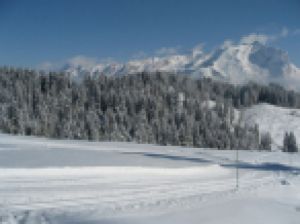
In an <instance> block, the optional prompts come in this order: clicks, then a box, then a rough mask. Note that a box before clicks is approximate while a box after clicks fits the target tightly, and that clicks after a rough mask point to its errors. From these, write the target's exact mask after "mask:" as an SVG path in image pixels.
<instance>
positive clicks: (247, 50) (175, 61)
mask: <svg viewBox="0 0 300 224" xmlns="http://www.w3.org/2000/svg"><path fill="white" fill-rule="evenodd" d="M62 70H63V71H66V72H68V73H69V74H71V76H72V77H74V78H75V79H82V78H83V77H84V75H86V74H91V75H93V76H95V75H108V76H113V75H126V74H137V73H141V72H149V73H153V72H172V73H183V74H187V75H191V76H193V77H195V78H201V77H207V78H212V79H215V80H219V81H226V82H229V83H233V84H244V83H247V82H249V81H256V82H259V83H265V84H267V83H269V82H275V83H280V84H282V85H283V86H285V87H288V88H290V89H298V90H299V89H300V69H299V68H298V67H297V66H296V65H294V64H293V63H292V62H291V61H290V60H289V58H288V54H287V52H285V51H283V50H281V49H278V48H275V47H271V46H268V45H266V44H265V43H262V42H259V41H252V42H243V41H241V42H239V43H232V42H229V41H227V42H225V43H224V44H223V45H222V46H220V47H218V48H216V49H215V50H213V51H211V52H209V53H204V52H203V51H202V50H201V49H195V50H193V51H191V52H190V53H187V54H172V55H165V56H154V57H148V58H145V59H135V60H129V61H128V62H125V63H119V62H106V63H99V64H95V65H88V66H86V65H83V64H81V63H80V62H75V63H74V62H71V63H69V64H66V65H65V66H64V67H63V69H62Z"/></svg>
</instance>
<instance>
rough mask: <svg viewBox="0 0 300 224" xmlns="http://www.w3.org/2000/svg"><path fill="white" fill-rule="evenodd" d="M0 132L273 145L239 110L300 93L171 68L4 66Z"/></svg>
mask: <svg viewBox="0 0 300 224" xmlns="http://www.w3.org/2000/svg"><path fill="white" fill-rule="evenodd" d="M0 88H1V90H0V130H1V131H2V132H5V133H13V134H21V135H36V136H45V137H51V138H60V139H87V140H94V141H135V142H139V143H153V144H161V145H182V146H195V147H209V148H219V149H236V148H240V149H258V148H267V146H266V142H264V141H265V137H263V135H264V133H259V128H258V126H254V127H249V126H246V125H242V124H241V123H240V122H239V117H238V116H236V112H235V111H236V110H235V108H241V107H245V106H251V105H253V104H257V103H262V102H264V103H271V104H274V105H280V106H287V107H294V108H299V107H300V95H299V93H296V92H294V91H288V90H285V89H284V88H282V87H280V86H278V85H275V84H270V85H268V86H262V85H258V84H255V83H249V84H247V85H244V86H234V85H231V84H228V83H223V82H217V81H212V80H210V79H193V78H191V77H188V76H184V75H176V74H167V73H160V72H157V73H153V74H149V73H141V74H135V75H124V76H111V77H109V76H105V75H100V76H90V75H86V76H85V78H84V79H83V80H82V81H80V82H78V81H76V79H74V77H71V76H70V74H67V73H60V72H49V73H46V72H39V71H34V70H28V69H16V68H9V67H2V68H0Z"/></svg>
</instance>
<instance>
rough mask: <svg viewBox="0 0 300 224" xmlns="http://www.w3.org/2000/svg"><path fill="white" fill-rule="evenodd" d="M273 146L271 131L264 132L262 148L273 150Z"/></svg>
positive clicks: (261, 142)
mask: <svg viewBox="0 0 300 224" xmlns="http://www.w3.org/2000/svg"><path fill="white" fill-rule="evenodd" d="M271 147H272V138H271V135H270V133H269V132H267V133H263V134H262V135H261V139H260V147H259V148H260V150H268V151H271Z"/></svg>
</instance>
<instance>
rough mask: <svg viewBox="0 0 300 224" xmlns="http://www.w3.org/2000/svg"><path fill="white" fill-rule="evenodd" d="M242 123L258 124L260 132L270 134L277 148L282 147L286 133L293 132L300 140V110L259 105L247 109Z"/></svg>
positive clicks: (243, 114)
mask: <svg viewBox="0 0 300 224" xmlns="http://www.w3.org/2000/svg"><path fill="white" fill-rule="evenodd" d="M242 121H243V122H244V123H246V124H249V125H254V124H258V125H259V130H260V132H267V131H268V132H270V134H271V137H272V140H273V143H274V147H275V148H280V147H282V145H283V137H284V134H285V132H290V131H293V132H294V134H295V136H296V138H297V139H299V140H300V109H290V108H283V107H278V106H274V105H270V104H259V105H255V106H252V107H251V108H248V109H245V110H244V111H243V113H242Z"/></svg>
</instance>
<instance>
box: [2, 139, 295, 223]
mask: <svg viewBox="0 0 300 224" xmlns="http://www.w3.org/2000/svg"><path fill="white" fill-rule="evenodd" d="M238 154H239V162H238V163H237V162H236V151H218V150H213V149H197V148H182V147H171V146H155V145H146V144H135V143H121V142H101V143H97V142H87V141H70V140H48V139H45V138H34V137H22V136H12V135H5V134H0V223H1V224H42V223H43V224H58V223H63V224H65V223H67V224H71V223H72V224H79V223H80V224H83V223H88V224H96V223H97V224H98V223H100V224H104V223H105V224H119V223H120V224H124V223H125V224H129V223H130V224H143V223H145V224H153V223H158V224H169V223H170V224H171V223H174V224H185V223H190V224H194V223H195V224H196V223H210V224H216V223H222V224H227V223H228V224H234V223H246V224H248V223H249V224H250V223H251V224H252V223H263V224H266V223H272V224H277V223H285V224H286V223H288V224H296V223H299V217H300V190H299V189H300V176H299V175H300V155H299V154H287V153H282V152H279V151H276V152H258V151H242V150H241V151H239V152H238ZM236 167H239V169H238V170H237V169H236ZM237 172H238V174H239V175H238V176H239V180H238V181H237V178H236V174H237ZM237 183H238V188H237Z"/></svg>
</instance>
